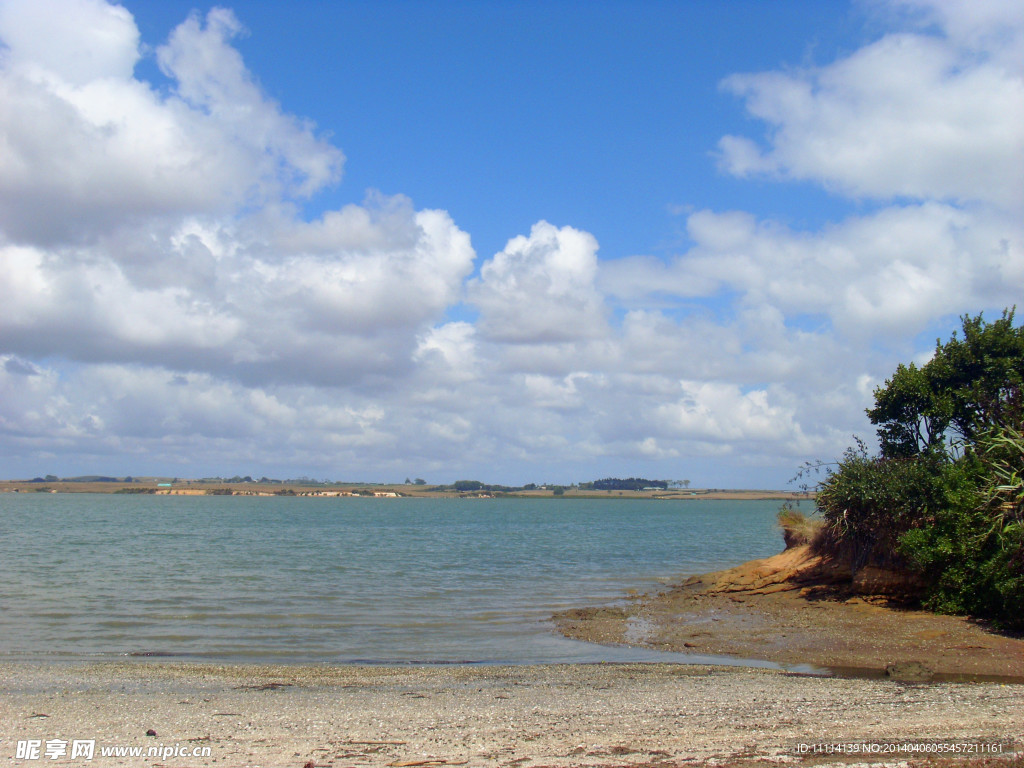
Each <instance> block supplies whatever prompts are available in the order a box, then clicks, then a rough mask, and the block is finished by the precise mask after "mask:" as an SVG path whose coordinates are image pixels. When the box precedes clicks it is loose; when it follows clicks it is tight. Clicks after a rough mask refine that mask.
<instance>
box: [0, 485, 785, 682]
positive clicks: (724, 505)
mask: <svg viewBox="0 0 1024 768" xmlns="http://www.w3.org/2000/svg"><path fill="white" fill-rule="evenodd" d="M778 507H779V503H778V502H753V501H744V502H732V501H710V500H702V501H650V500H611V499H610V500H596V501H584V500H529V499H494V500H462V499H360V498H325V499H310V498H277V497H198V498H197V497H187V496H115V495H94V494H2V495H0V659H2V658H9V659H13V658H29V657H31V658H35V657H39V656H45V657H47V658H53V657H57V658H69V659H77V658H82V657H90V658H92V657H96V656H99V657H106V656H111V657H115V656H121V655H131V654H153V655H165V654H166V655H171V656H176V657H187V658H194V659H209V660H220V661H268V662H269V661H273V662H284V663H288V662H331V663H352V662H398V663H403V662H410V663H412V662H419V663H445V662H510V663H527V662H528V663H544V662H561V661H615V660H645V659H648V658H651V657H652V656H653V655H654V654H653V652H643V651H636V650H633V649H615V648H611V649H609V648H604V647H601V646H595V645H590V644H587V643H577V642H573V641H569V640H566V639H564V638H562V637H561V636H559V635H557V634H556V633H555V632H554V631H553V629H552V626H551V624H550V622H548V621H547V619H548V617H549V616H550V615H551V614H552V613H553V612H554V611H557V610H560V609H563V608H568V607H573V606H577V607H579V606H585V605H593V604H600V603H608V602H612V601H615V600H617V599H620V598H621V597H622V596H623V595H624V594H625V593H626V592H627V591H628V590H639V591H648V590H651V589H657V588H658V587H659V586H661V585H663V584H665V583H667V582H669V581H672V580H674V579H678V578H680V577H682V576H685V575H689V574H693V573H702V572H706V571H710V570H717V569H720V568H724V567H728V566H731V565H735V564H738V563H740V562H743V561H745V560H749V559H751V558H756V557H765V556H768V555H771V554H774V553H775V552H778V551H779V550H780V549H781V547H782V540H781V536H780V534H779V532H778V530H777V529H776V528H775V513H776V512H777V510H778Z"/></svg>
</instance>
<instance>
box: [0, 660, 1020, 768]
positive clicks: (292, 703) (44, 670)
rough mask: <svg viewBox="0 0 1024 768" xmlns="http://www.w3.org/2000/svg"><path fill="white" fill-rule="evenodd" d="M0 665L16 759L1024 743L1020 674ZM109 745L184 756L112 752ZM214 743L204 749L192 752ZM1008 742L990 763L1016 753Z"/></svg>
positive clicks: (0, 752) (898, 757) (711, 751)
mask: <svg viewBox="0 0 1024 768" xmlns="http://www.w3.org/2000/svg"><path fill="white" fill-rule="evenodd" d="M0 676H2V680H3V683H2V687H3V695H2V697H0V761H2V762H3V764H5V765H43V764H46V765H71V764H75V765H126V766H294V767H295V768H300V767H301V766H332V767H337V768H340V767H341V766H349V765H353V766H414V765H416V766H418V765H424V766H425V765H479V766H498V765H501V766H507V765H519V766H639V765H645V766H648V765H649V766H675V765H694V764H698V765H748V764H751V763H755V762H762V761H769V762H771V763H774V764H779V765H803V764H815V765H821V764H836V763H839V764H846V763H847V762H848V761H847V760H845V758H843V757H842V756H837V755H835V754H833V755H823V754H817V755H815V754H814V753H813V751H812V750H813V746H812V745H814V744H818V745H822V744H830V745H831V744H840V743H861V742H868V743H871V744H878V745H888V744H897V743H898V744H910V745H911V746H910V747H909V748H913V745H914V744H918V745H920V748H926V749H927V748H932V749H936V748H940V747H927V746H926V744H934V743H935V742H936V740H943V741H948V740H954V741H957V742H961V743H964V744H972V745H978V746H976V747H974V748H979V749H980V748H982V747H980V745H983V744H994V743H1000V744H1004V745H1007V744H1011V743H1014V742H1015V743H1016V744H1017V745H1018V746H1020V744H1021V740H1022V738H1024V686H1019V685H1005V684H964V683H937V684H934V683H933V684H927V685H922V684H912V683H900V682H894V681H892V680H867V679H843V678H825V677H807V676H800V675H794V674H788V673H783V672H778V671H772V670H756V669H750V668H726V667H708V666H696V665H694V666H690V665H664V664H645V665H636V664H634V665H603V664H602V665H552V666H516V667H496V666H495V667H490V666H480V667H472V666H450V667H408V668H396V667H345V666H336V667H289V666H273V667H268V666H251V665H240V666H207V665H196V664H188V663H151V662H145V661H140V662H134V663H91V664H49V665H30V664H20V665H11V664H8V665H5V666H3V667H0ZM147 732H150V733H152V734H154V735H147ZM28 740H38V741H39V742H40V743H41V749H45V748H46V746H47V743H48V742H50V741H52V740H62V741H65V742H67V744H68V748H69V749H70V745H71V743H72V742H73V741H74V740H95V742H96V745H95V750H96V751H95V753H94V757H93V759H92V760H90V761H83V760H81V759H76V760H71V759H70V758H69V757H68V756H66V755H65V756H62V757H58V758H57V759H55V760H51V759H48V758H45V757H40V758H38V759H35V760H33V759H20V760H19V759H18V758H17V756H16V749H17V742H19V741H22V742H26V741H28ZM801 745H804V746H801ZM103 747H106V748H110V747H141V748H143V749H147V748H149V747H158V748H160V749H167V750H170V749H173V748H175V747H177V748H178V750H179V752H178V756H168V757H124V756H122V757H104V756H101V754H100V749H101V748H103ZM204 747H208V748H209V751H208V754H207V756H195V757H193V756H191V755H192V750H199V751H197V752H196V754H197V755H199V754H200V752H201V751H202V748H204ZM820 748H821V747H819V749H820ZM875 748H876V749H885V748H892V747H886V746H878V747H875ZM1003 749H1004V752H1003V756H1002V757H1001V758H1000V759H999V760H998V761H997V762H995V763H992V764H998V765H1010V764H1019V763H1016V762H1014V760H1013V759H1007V758H1008V754H1007V751H1006V750H1007V749H1008V747H1005V746H1004V748H1003ZM181 750H187V754H183V753H182V751H181ZM168 754H169V752H168ZM922 754H923V753H916V754H915V753H902V754H900V753H892V754H888V755H886V754H881V753H878V754H876V755H875V756H873V757H871V758H870V759H867V760H866V759H865V758H864V757H863V756H860V757H859V758H858V759H857V760H856V761H855V762H858V763H860V764H864V763H865V762H869V763H872V764H879V763H883V764H890V765H897V764H903V765H905V764H907V762H906V761H907V760H908V759H910V760H911V764H918V762H919V760H920V758H921V756H922ZM980 754H981V753H975V757H976V758H977V757H979V756H980ZM976 763H977V760H971V761H970V762H964V761H963V759H962V758H957V759H956V760H955V764H956V765H968V764H976Z"/></svg>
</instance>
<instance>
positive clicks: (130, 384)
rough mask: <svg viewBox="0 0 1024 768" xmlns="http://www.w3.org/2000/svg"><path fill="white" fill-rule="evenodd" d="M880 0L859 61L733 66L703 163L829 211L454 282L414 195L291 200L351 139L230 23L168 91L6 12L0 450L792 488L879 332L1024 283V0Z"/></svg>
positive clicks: (440, 237) (876, 364)
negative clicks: (884, 23)
mask: <svg viewBox="0 0 1024 768" xmlns="http://www.w3.org/2000/svg"><path fill="white" fill-rule="evenodd" d="M881 7H882V8H884V9H886V13H888V14H890V15H889V16H888V20H889V23H892V24H894V25H895V27H896V31H894V32H893V33H891V34H888V35H885V36H883V37H881V38H880V39H878V40H876V41H874V42H871V43H868V44H867V45H865V46H863V47H862V48H861V49H859V50H856V51H853V52H852V53H850V54H848V55H845V56H843V57H842V58H840V59H838V60H836V61H834V62H832V63H828V64H823V65H821V66H817V67H813V68H801V69H795V70H786V71H774V72H763V73H755V74H740V75H736V76H734V77H731V78H729V79H727V80H726V81H725V83H724V84H723V85H724V88H725V89H726V90H727V91H728V92H730V93H732V94H735V95H737V96H739V97H740V98H741V99H742V100H743V103H744V104H745V105H746V108H747V109H748V111H749V113H750V114H751V115H752V116H753V117H755V118H756V119H758V120H759V121H761V123H762V124H763V125H764V126H765V127H766V132H765V136H764V137H763V138H758V137H754V138H751V137H741V136H725V137H723V138H722V140H721V142H720V144H719V146H718V152H719V158H720V161H721V164H722V167H723V168H724V169H725V170H726V171H727V172H729V173H731V174H734V175H736V176H740V177H744V176H754V175H757V176H766V177H769V178H772V179H776V180H779V181H782V182H784V181H786V180H789V179H801V180H809V181H811V182H814V183H819V184H822V185H824V186H826V187H827V188H828V189H830V190H832V191H834V192H835V193H837V194H838V195H841V196H847V197H849V198H851V199H855V200H856V204H855V205H853V206H851V211H852V212H851V213H849V214H847V215H846V216H845V217H842V218H840V219H838V220H836V221H833V222H832V223H830V224H828V225H826V226H823V227H819V228H817V229H813V230H801V229H798V228H795V227H794V226H793V225H791V224H789V223H787V222H783V221H773V220H768V219H764V218H759V217H758V216H757V215H755V214H754V213H751V212H745V211H722V210H717V211H716V210H707V209H700V208H697V209H693V210H691V212H690V213H689V214H688V216H687V219H686V227H687V235H688V237H689V241H690V243H689V245H688V246H687V248H686V249H685V250H683V251H681V252H679V253H677V254H676V255H674V256H672V257H670V258H664V259H663V258H655V257H651V256H643V255H640V256H634V257H630V258H627V259H618V260H611V261H609V260H602V259H600V258H599V255H598V254H599V247H598V236H597V235H595V234H592V233H589V232H585V231H583V230H581V229H578V228H575V227H574V226H572V222H565V223H562V224H563V225H562V226H556V225H553V224H550V223H548V222H546V221H540V222H538V223H537V224H535V225H534V226H533V227H532V228H531V229H530V231H529V233H526V234H522V233H520V234H516V233H514V232H512V233H509V234H510V235H513V236H512V237H511V239H510V240H509V241H508V243H507V245H506V246H505V248H504V249H503V250H502V251H501V252H499V253H497V254H493V255H486V254H485V255H484V256H485V258H484V259H483V260H482V263H480V264H479V271H478V272H477V273H476V274H475V276H474V267H475V262H476V253H475V252H474V250H473V247H472V245H471V243H470V236H469V233H467V232H464V231H463V230H462V229H460V228H459V226H458V224H457V222H456V221H454V220H453V219H452V217H451V216H450V215H449V214H448V213H446V212H445V211H441V210H419V209H417V208H416V207H415V204H414V202H413V201H412V200H409V199H408V198H406V197H404V196H402V195H382V194H379V193H376V192H370V193H368V194H367V197H366V199H365V200H364V201H363V203H361V204H359V205H354V204H353V205H346V206H343V207H340V208H337V209H329V210H326V211H321V212H318V213H316V214H314V215H312V216H311V217H310V216H306V215H304V214H303V213H302V210H303V206H304V204H305V202H306V201H307V200H308V199H309V198H310V197H311V196H315V195H316V194H317V193H319V192H322V191H324V190H326V189H328V188H330V186H331V185H333V184H335V183H337V182H338V181H339V180H340V179H341V172H342V168H343V165H344V155H343V153H342V151H341V150H340V149H339V148H338V147H336V146H334V145H333V144H332V143H331V142H330V141H328V140H327V139H326V138H325V137H324V135H323V134H322V133H321V132H320V131H319V129H318V127H317V126H315V125H313V124H311V123H310V122H308V121H306V120H303V119H301V118H300V117H296V116H294V115H291V114H289V113H288V112H287V111H286V110H285V109H284V108H283V107H282V106H281V105H280V104H277V103H276V102H274V101H273V100H272V99H270V98H268V97H267V95H266V94H265V93H264V92H263V91H262V89H261V88H260V87H259V84H258V82H257V79H256V78H255V77H254V76H253V75H252V73H250V72H249V71H248V69H247V67H246V64H245V62H244V60H243V59H242V57H241V55H240V54H239V52H238V50H237V49H236V48H235V47H234V43H233V41H234V39H235V37H236V36H237V35H239V34H241V33H242V31H243V29H242V26H241V23H240V22H239V20H238V19H237V18H236V17H235V16H234V15H233V14H232V13H231V12H230V11H227V10H223V9H215V10H213V11H211V12H209V13H208V14H206V15H205V16H200V15H198V14H194V15H192V16H189V17H188V18H187V19H185V20H183V22H182V23H181V24H180V25H179V26H178V27H177V28H176V29H175V30H174V31H173V32H172V33H171V34H170V36H169V37H168V40H167V41H166V43H164V44H163V45H158V46H157V47H156V48H155V56H156V60H157V63H158V65H159V66H160V68H161V70H162V72H163V73H164V75H165V76H166V77H167V78H168V81H169V85H168V86H167V88H166V89H161V90H158V89H156V88H154V87H153V86H152V85H150V84H149V83H147V82H145V81H143V80H141V79H139V78H138V77H136V75H135V67H136V65H137V64H138V62H139V60H140V51H141V50H143V47H142V44H141V41H140V36H139V31H138V29H137V27H136V25H135V23H134V20H133V19H132V17H131V15H130V13H128V12H127V11H126V10H125V9H124V8H121V7H120V6H115V5H110V4H108V3H105V2H102V1H101V0H31V2H29V1H28V0H2V1H0V39H2V41H3V44H4V46H5V48H4V49H3V50H2V52H0V147H3V151H2V152H0V445H2V446H3V447H4V450H5V452H6V453H7V454H8V455H16V456H22V457H24V462H25V464H24V465H19V466H26V467H28V466H29V465H30V464H31V466H32V468H31V469H27V470H26V471H29V472H32V473H37V472H39V471H43V470H44V469H45V467H38V465H39V463H45V462H47V461H54V462H57V463H58V464H60V463H61V462H63V466H67V467H69V470H67V471H68V472H73V471H75V470H82V471H85V470H86V469H87V470H89V471H99V472H104V473H111V472H133V473H139V472H145V471H168V467H169V466H171V465H173V466H175V467H179V466H180V467H181V470H180V472H179V474H182V475H185V474H197V473H198V474H206V473H211V472H214V473H215V472H221V471H223V472H228V473H234V472H236V471H242V470H245V472H246V473H253V472H257V471H259V472H260V473H261V474H262V473H271V474H273V473H275V472H279V473H283V474H286V473H288V472H289V471H293V472H295V473H297V474H307V473H309V472H316V473H317V474H320V473H323V474H327V475H330V476H333V477H346V476H347V477H352V476H353V475H354V474H362V475H363V476H364V477H376V478H380V479H384V478H394V477H402V476H405V475H412V474H419V475H421V476H424V475H426V474H427V473H429V472H437V473H441V477H438V478H437V479H454V478H452V477H450V476H449V475H450V473H452V472H454V471H459V472H460V473H461V472H467V473H469V472H479V474H480V475H481V476H486V479H492V480H497V481H502V480H509V481H515V480H523V481H526V480H531V479H532V480H553V481H565V480H568V479H571V475H570V476H569V477H558V476H556V475H554V474H553V475H552V477H547V478H541V477H536V476H532V475H533V473H534V471H539V469H540V468H543V469H544V470H545V471H551V472H554V473H557V472H566V473H570V472H573V473H574V472H580V471H582V472H583V473H584V474H586V473H588V472H592V475H591V476H599V475H600V474H602V473H609V472H611V473H615V472H629V473H634V472H636V473H640V474H643V473H645V471H646V470H643V469H642V467H644V466H646V467H651V468H653V469H651V470H650V472H649V473H648V476H659V475H660V476H665V475H668V474H675V473H676V469H675V468H676V467H678V466H679V465H680V464H683V465H684V466H685V465H689V464H691V463H694V462H701V461H706V460H707V457H717V459H716V460H721V461H722V462H724V463H723V464H722V465H721V466H722V467H726V469H719V470H718V472H719V474H718V477H719V478H724V476H725V475H727V474H730V473H731V475H730V476H731V477H732V482H734V483H735V484H738V485H739V484H746V483H748V482H771V483H773V484H781V483H782V482H783V481H784V480H785V478H786V477H788V474H787V473H788V471H789V470H790V469H791V468H792V467H793V466H796V465H798V464H799V463H800V462H801V461H802V460H803V459H804V458H807V457H809V456H828V455H834V454H835V453H836V452H838V451H840V450H842V448H843V447H844V446H845V444H846V441H848V439H849V435H850V433H852V432H855V431H862V430H863V417H862V415H861V414H862V413H863V408H864V407H865V406H866V405H868V404H869V402H870V398H871V391H872V389H873V387H874V386H876V385H877V384H878V383H880V381H881V379H882V378H883V377H884V376H885V375H886V373H887V372H888V371H889V370H891V363H892V359H893V358H892V355H889V354H888V353H887V352H886V349H887V347H889V346H896V347H899V350H900V353H901V354H902V353H905V352H909V353H912V354H914V355H917V354H919V353H922V352H923V351H924V352H926V351H927V350H922V349H918V348H916V347H914V346H913V339H914V337H915V336H916V335H917V334H918V333H919V332H921V331H923V330H926V329H928V328H929V327H931V325H932V324H933V323H935V321H936V320H937V319H940V318H944V317H948V316H950V315H954V314H957V313H960V312H968V311H971V312H973V311H977V309H978V308H979V307H1001V306H1003V305H1009V304H1012V303H1014V302H1015V301H1019V296H1018V294H1019V286H1021V285H1024V224H1022V222H1024V215H1021V214H1022V210H1021V207H1022V200H1021V194H1022V193H1024V189H1022V188H1021V185H1020V184H1019V179H1020V178H1022V177H1024V165H1022V163H1024V160H1022V156H1024V155H1022V147H1024V140H1022V131H1024V114H1022V109H1024V97H1022V94H1024V90H1022V79H1024V78H1022V76H1021V65H1020V61H1021V57H1020V56H1018V55H1017V53H1018V52H1019V50H1020V44H1021V43H1020V41H1021V23H1020V18H1019V13H1015V12H1011V9H1010V5H1009V4H1006V3H1002V2H1001V1H1000V2H995V1H993V2H984V3H977V2H972V3H969V4H967V3H960V2H943V3H930V2H925V0H901V1H900V2H894V3H892V4H889V5H884V6H881ZM894 10H895V11H899V12H900V13H899V14H895V15H893V14H894ZM864 199H869V200H870V202H869V203H868V204H864V203H863V200H864ZM598 234H599V233H598ZM898 359H902V358H898ZM126 456H128V457H131V458H130V459H125V458H124V457H126ZM125 461H130V462H137V464H136V463H133V464H131V465H128V464H125ZM638 463H639V464H640V465H641V466H639V467H638V466H637V464H638ZM112 464H113V465H116V466H112ZM705 466H709V467H710V465H705ZM740 466H742V467H743V468H745V469H744V471H755V472H756V471H757V470H756V467H758V466H760V467H764V468H765V469H764V472H765V473H767V474H765V475H759V476H757V477H759V479H758V480H753V481H751V480H748V479H747V478H748V477H750V476H747V475H739V474H738V473H739V472H740V470H739V469H737V467H740ZM36 467H38V468H36ZM624 467H625V469H624ZM751 467H754V468H755V469H754V470H751ZM55 468H56V467H55ZM524 468H526V469H524ZM780 468H781V469H780ZM769 476H770V478H771V480H764V479H763V478H765V477H769ZM576 479H590V477H587V476H583V477H578V478H576Z"/></svg>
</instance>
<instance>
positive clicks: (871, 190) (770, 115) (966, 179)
mask: <svg viewBox="0 0 1024 768" xmlns="http://www.w3.org/2000/svg"><path fill="white" fill-rule="evenodd" d="M915 5H920V6H922V7H924V8H926V9H927V10H928V11H929V12H930V13H931V14H933V15H934V17H935V18H937V19H940V20H941V21H943V22H945V26H944V32H945V34H941V35H932V34H923V33H920V32H917V33H894V34H890V35H886V36H885V37H883V38H882V39H880V40H878V41H877V42H875V43H872V44H870V45H867V46H865V47H864V48H861V49H860V50H858V51H856V52H854V53H853V54H851V55H849V56H847V57H845V58H843V59H840V60H838V61H836V62H833V63H831V64H828V65H826V66H822V67H817V68H809V69H802V70H797V71H792V72H766V73H758V74H743V75H734V76H732V77H730V78H728V79H726V80H725V82H724V83H723V87H724V88H725V89H726V90H728V91H729V92H731V93H734V94H736V95H738V96H740V97H742V98H743V99H744V102H745V104H746V107H747V109H748V110H749V112H750V113H751V114H752V115H753V116H754V117H756V118H758V119H759V120H762V121H764V122H765V123H767V124H768V126H769V127H770V130H771V133H770V135H769V137H768V142H767V147H764V148H762V147H761V146H759V145H758V144H756V143H755V142H754V141H752V140H751V139H749V138H746V137H740V136H732V135H730V136H725V137H723V138H722V140H721V141H720V143H719V150H720V152H721V160H722V164H723V166H724V167H725V168H726V170H728V171H729V172H730V173H733V174H736V175H739V176H749V175H755V174H768V175H773V176H778V177H781V178H792V179H809V180H812V181H818V182H822V183H824V184H825V185H827V186H829V187H830V188H832V189H835V190H836V191H838V192H841V193H843V194H848V195H853V196H858V197H867V198H877V199H889V198H892V197H908V198H912V199H917V200H950V201H957V202H971V201H980V202H985V203H993V204H996V205H999V206H1005V207H1020V206H1021V204H1022V203H1024V189H1022V185H1021V184H1020V183H1019V179H1021V178H1022V177H1024V127H1022V126H1024V80H1022V77H1021V74H1022V73H1021V69H1022V66H1021V63H1020V62H1021V60H1022V59H1021V58H1017V59H1016V61H1013V62H1012V64H1010V66H1007V63H1008V62H1007V60H1006V59H1007V58H1011V61H1012V57H1004V56H1003V55H1001V53H1002V52H1003V51H1005V50H1006V49H1008V48H1010V49H1013V50H1018V49H1019V41H1020V34H1021V29H1022V27H1024V22H1022V20H1021V14H1020V12H1019V9H1018V10H1017V11H1016V13H1013V14H1011V13H1003V12H1002V11H1006V10H1007V8H1006V7H1005V6H1003V4H1001V3H996V4H994V6H993V8H994V10H993V12H992V13H990V14H985V13H982V15H981V16H976V17H974V18H973V19H972V18H971V15H970V14H968V13H965V12H962V11H963V10H964V9H965V8H966V6H964V7H963V8H961V9H960V10H957V5H956V4H925V3H915ZM970 7H971V10H972V13H973V12H975V9H979V8H981V9H984V8H986V7H988V5H987V4H986V3H972V4H971V6H970ZM986 22H987V23H986ZM1001 22H1006V26H991V25H992V24H993V23H995V24H999V23H1001ZM986 29H987V30H989V32H992V33H993V34H986V33H985V32H984V30H986ZM999 31H1008V34H1007V35H1006V36H1005V37H1000V36H999V35H998V32H999ZM979 40H985V41H988V42H994V43H995V44H996V48H995V53H994V54H992V55H979V52H978V51H977V50H976V48H975V47H974V45H973V43H974V42H975V41H979Z"/></svg>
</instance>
